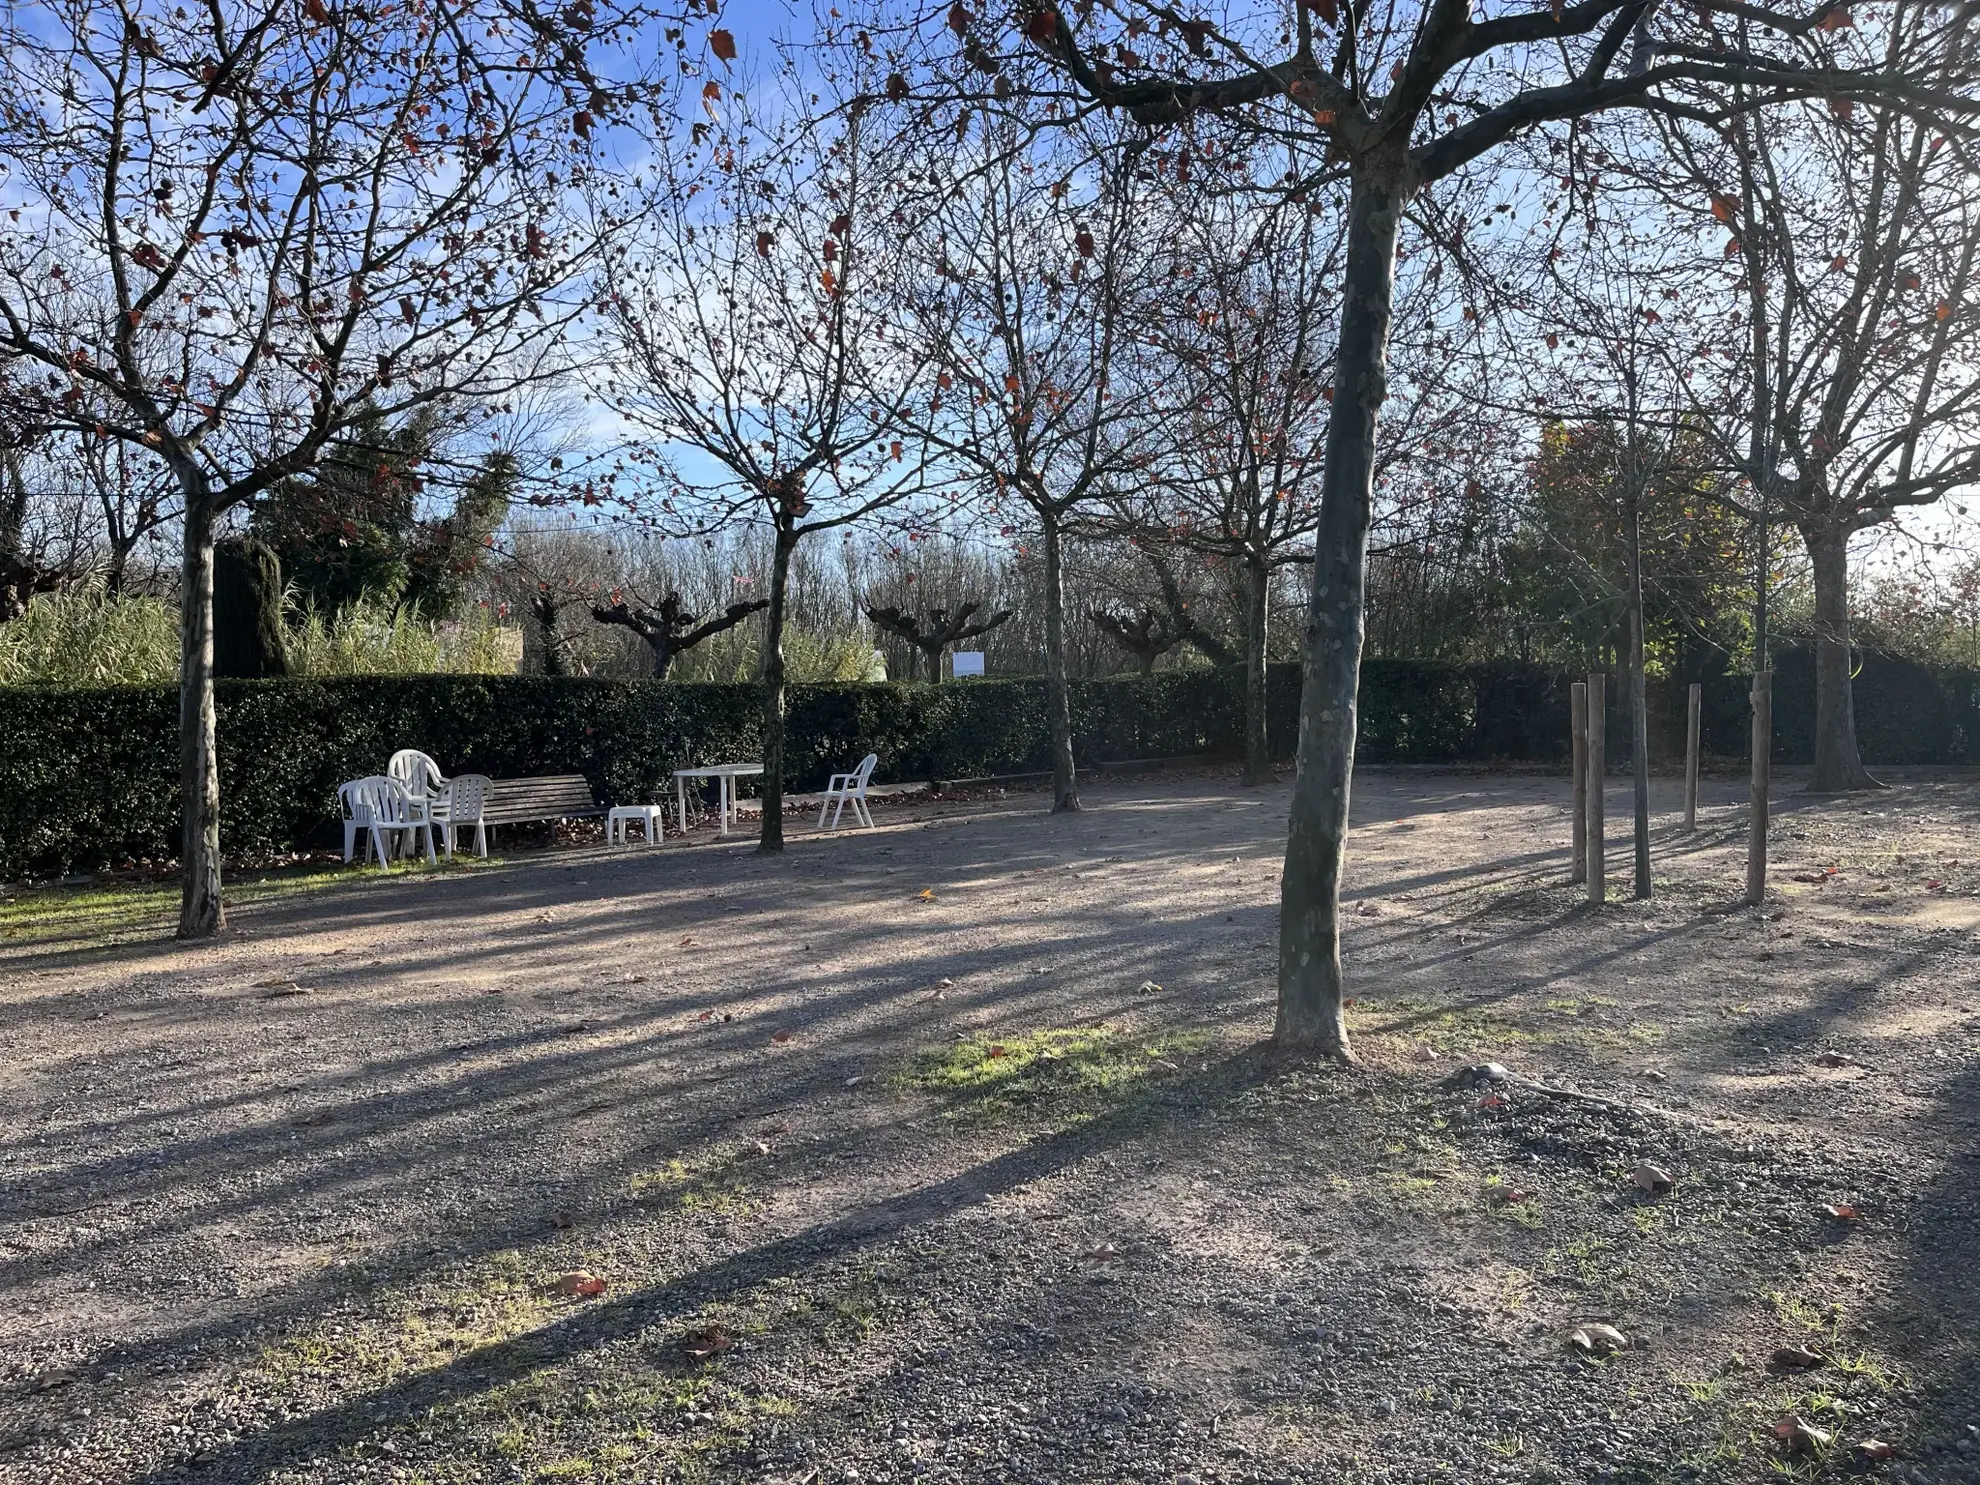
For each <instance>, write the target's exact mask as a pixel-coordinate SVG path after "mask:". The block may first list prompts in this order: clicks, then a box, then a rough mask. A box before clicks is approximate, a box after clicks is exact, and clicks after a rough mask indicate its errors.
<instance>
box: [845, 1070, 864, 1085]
mask: <svg viewBox="0 0 1980 1485" xmlns="http://www.w3.org/2000/svg"><path fill="white" fill-rule="evenodd" d="M865 1081H866V1077H865V1075H864V1074H863V1073H855V1074H854V1075H853V1076H852V1077H850V1078H847V1079H846V1086H847V1087H848V1088H857V1087H858V1086H859V1085H860V1084H861V1083H864V1082H865Z"/></svg>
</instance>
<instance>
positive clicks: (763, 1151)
mask: <svg viewBox="0 0 1980 1485" xmlns="http://www.w3.org/2000/svg"><path fill="white" fill-rule="evenodd" d="M750 1145H751V1147H752V1148H753V1149H754V1150H755V1151H756V1153H757V1154H759V1155H768V1154H769V1153H770V1146H769V1145H768V1144H766V1143H765V1142H764V1141H762V1140H751V1141H750Z"/></svg>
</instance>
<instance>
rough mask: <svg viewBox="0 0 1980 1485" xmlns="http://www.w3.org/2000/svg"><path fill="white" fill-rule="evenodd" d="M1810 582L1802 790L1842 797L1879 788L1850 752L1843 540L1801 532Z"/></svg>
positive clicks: (1833, 534) (1818, 531)
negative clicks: (1808, 710) (1810, 657)
mask: <svg viewBox="0 0 1980 1485" xmlns="http://www.w3.org/2000/svg"><path fill="white" fill-rule="evenodd" d="M1802 538H1803V540H1804V541H1806V542H1807V544H1808V558H1809V562H1810V565H1811V566H1812V567H1813V569H1814V578H1815V771H1814V773H1813V774H1812V775H1811V776H1810V777H1809V780H1808V789H1809V792H1810V793H1814V794H1842V793H1847V792H1851V791H1855V790H1860V789H1880V788H1882V787H1883V785H1881V784H1879V783H1878V782H1877V781H1876V780H1875V779H1873V778H1872V777H1870V773H1869V770H1867V769H1866V768H1864V766H1863V758H1862V755H1861V754H1860V753H1858V752H1857V748H1856V701H1855V697H1854V695H1853V694H1852V691H1853V688H1852V687H1851V685H1850V678H1849V650H1850V642H1849V537H1848V535H1847V534H1846V533H1844V532H1841V531H1837V530H1834V529H1833V528H1830V529H1822V528H1812V529H1811V528H1806V527H1804V528H1803V530H1802Z"/></svg>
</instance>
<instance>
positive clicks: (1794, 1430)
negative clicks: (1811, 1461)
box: [1774, 1418, 1834, 1454]
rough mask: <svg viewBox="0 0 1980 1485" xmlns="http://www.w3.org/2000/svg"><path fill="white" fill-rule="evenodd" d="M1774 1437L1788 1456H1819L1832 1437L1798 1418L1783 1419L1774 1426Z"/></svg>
mask: <svg viewBox="0 0 1980 1485" xmlns="http://www.w3.org/2000/svg"><path fill="white" fill-rule="evenodd" d="M1774 1437H1775V1438H1777V1439H1779V1440H1780V1442H1781V1448H1782V1449H1783V1450H1784V1451H1786V1452H1787V1453H1789V1454H1819V1453H1821V1452H1822V1451H1823V1450H1824V1449H1826V1448H1828V1447H1829V1445H1830V1443H1831V1442H1832V1441H1833V1438H1834V1435H1832V1434H1830V1433H1829V1431H1828V1430H1827V1429H1823V1428H1817V1427H1816V1426H1815V1425H1814V1424H1812V1423H1803V1422H1802V1421H1801V1420H1800V1419H1799V1418H1783V1419H1782V1420H1781V1421H1780V1422H1779V1423H1776V1424H1775V1425H1774Z"/></svg>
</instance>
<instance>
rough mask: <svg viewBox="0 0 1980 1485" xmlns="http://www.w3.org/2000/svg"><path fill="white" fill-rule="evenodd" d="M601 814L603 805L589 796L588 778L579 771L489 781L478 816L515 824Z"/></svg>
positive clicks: (500, 822)
mask: <svg viewBox="0 0 1980 1485" xmlns="http://www.w3.org/2000/svg"><path fill="white" fill-rule="evenodd" d="M604 813H605V806H603V805H601V804H599V803H598V802H597V801H596V800H594V799H593V798H592V797H591V783H590V781H589V780H587V779H586V778H585V776H584V775H583V774H578V773H566V774H552V775H549V776H547V777H543V778H533V779H494V780H492V781H491V782H490V787H489V791H488V802H487V804H486V805H485V806H484V807H483V809H482V814H481V817H482V819H483V820H484V821H486V822H487V823H488V824H490V825H516V824H521V823H523V822H524V821H529V820H560V819H573V818H578V817H582V816H587V815H602V814H604Z"/></svg>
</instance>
